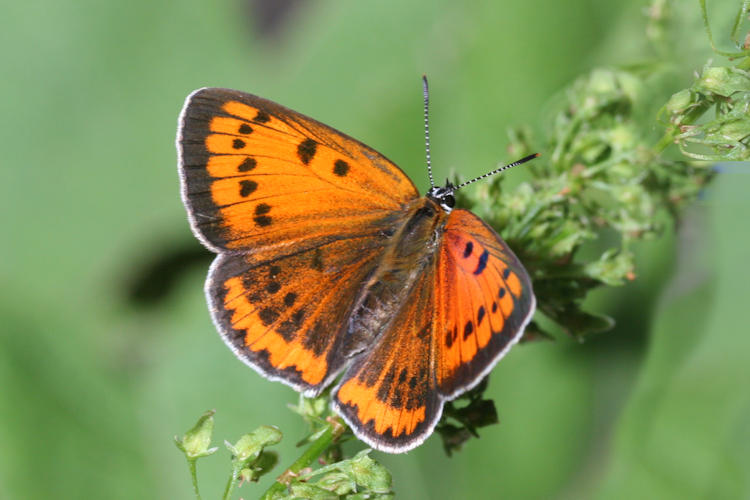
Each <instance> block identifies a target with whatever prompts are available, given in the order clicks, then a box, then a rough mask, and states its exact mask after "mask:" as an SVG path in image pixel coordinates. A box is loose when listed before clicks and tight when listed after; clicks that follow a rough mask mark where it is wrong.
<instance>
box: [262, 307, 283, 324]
mask: <svg viewBox="0 0 750 500" xmlns="http://www.w3.org/2000/svg"><path fill="white" fill-rule="evenodd" d="M258 317H260V320H261V321H262V322H263V324H264V325H265V326H269V325H271V324H273V322H274V321H276V320H277V319H279V311H277V310H276V309H273V308H271V307H264V308H263V309H261V310H260V312H259V313H258Z"/></svg>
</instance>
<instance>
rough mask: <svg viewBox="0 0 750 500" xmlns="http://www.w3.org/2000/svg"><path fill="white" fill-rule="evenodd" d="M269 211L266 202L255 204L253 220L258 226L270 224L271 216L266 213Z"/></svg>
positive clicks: (269, 207)
mask: <svg viewBox="0 0 750 500" xmlns="http://www.w3.org/2000/svg"><path fill="white" fill-rule="evenodd" d="M270 211H271V205H268V204H267V203H259V204H258V205H256V206H255V217H253V220H254V221H255V223H256V224H257V225H259V226H260V227H266V226H269V225H270V224H271V217H269V216H267V215H266V214H267V213H268V212H270Z"/></svg>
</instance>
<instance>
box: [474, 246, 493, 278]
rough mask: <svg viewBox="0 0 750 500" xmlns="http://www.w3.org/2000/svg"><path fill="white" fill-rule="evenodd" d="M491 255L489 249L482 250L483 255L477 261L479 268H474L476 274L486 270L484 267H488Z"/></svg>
mask: <svg viewBox="0 0 750 500" xmlns="http://www.w3.org/2000/svg"><path fill="white" fill-rule="evenodd" d="M489 257H490V253H489V252H488V251H487V249H485V250H484V252H482V255H480V256H479V262H477V268H476V269H474V274H475V275H477V274H482V271H484V268H485V267H487V259H488V258H489Z"/></svg>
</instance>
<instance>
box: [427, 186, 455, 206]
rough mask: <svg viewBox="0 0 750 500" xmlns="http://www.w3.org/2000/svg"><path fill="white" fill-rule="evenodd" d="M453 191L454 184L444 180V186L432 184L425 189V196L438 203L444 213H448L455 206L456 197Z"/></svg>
mask: <svg viewBox="0 0 750 500" xmlns="http://www.w3.org/2000/svg"><path fill="white" fill-rule="evenodd" d="M455 191H456V186H454V185H453V184H451V182H450V181H445V186H432V187H431V188H430V190H429V191H427V197H428V198H430V199H431V200H433V201H434V202H435V203H437V204H438V205H440V208H442V209H443V210H445V211H446V213H450V212H451V210H453V207H454V206H456V198H455V196H453V193H454V192H455Z"/></svg>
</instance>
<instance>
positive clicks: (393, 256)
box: [344, 198, 447, 356]
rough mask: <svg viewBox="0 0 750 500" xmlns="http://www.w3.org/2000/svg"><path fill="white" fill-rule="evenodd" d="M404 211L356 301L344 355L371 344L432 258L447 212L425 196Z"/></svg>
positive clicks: (351, 353) (354, 352)
mask: <svg viewBox="0 0 750 500" xmlns="http://www.w3.org/2000/svg"><path fill="white" fill-rule="evenodd" d="M407 211H408V215H406V216H405V217H404V222H403V224H402V225H401V227H400V228H399V229H398V230H397V231H396V232H395V233H394V235H393V236H392V237H391V239H390V241H389V242H388V245H387V247H386V251H385V252H384V253H383V256H382V257H381V259H380V261H379V263H378V264H377V265H376V267H375V269H374V271H373V273H372V274H371V276H370V278H369V279H368V280H367V281H366V282H365V285H364V287H363V288H362V292H361V293H360V296H359V299H358V300H357V302H356V303H355V304H356V305H355V307H354V310H353V312H352V315H351V316H350V318H349V326H348V331H347V338H346V340H345V342H344V352H345V355H346V356H353V355H355V354H357V353H358V352H361V351H363V350H365V349H367V348H368V347H369V346H371V345H372V343H373V342H374V341H375V339H376V338H377V337H378V336H379V335H380V334H381V333H382V331H383V330H384V329H385V328H386V327H387V326H388V324H389V323H390V320H391V319H392V318H393V317H394V316H395V315H396V313H397V312H398V310H399V309H400V308H401V307H402V305H403V304H404V300H405V299H406V296H407V294H408V293H409V291H410V290H411V288H412V285H413V284H414V282H415V280H416V279H417V278H418V277H419V276H420V275H421V273H422V271H423V270H424V268H425V266H427V265H430V264H431V263H432V262H433V261H434V257H435V253H436V249H437V243H438V236H439V234H440V233H441V231H442V227H443V226H444V225H445V220H446V217H447V214H446V213H445V212H444V211H443V209H441V208H440V206H439V205H438V204H436V203H435V202H434V201H433V200H431V199H428V198H420V199H417V200H415V201H414V202H413V203H412V204H411V205H410V206H409V207H408V209H407Z"/></svg>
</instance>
